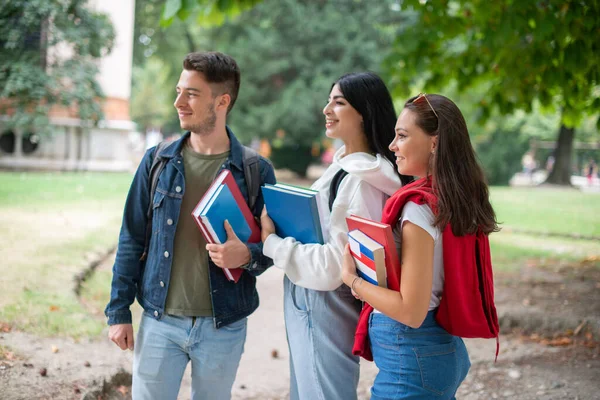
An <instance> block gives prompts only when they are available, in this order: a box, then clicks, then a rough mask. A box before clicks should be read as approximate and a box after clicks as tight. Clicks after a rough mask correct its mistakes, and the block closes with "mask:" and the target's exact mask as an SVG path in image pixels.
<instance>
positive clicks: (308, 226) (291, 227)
mask: <svg viewBox="0 0 600 400" xmlns="http://www.w3.org/2000/svg"><path fill="white" fill-rule="evenodd" d="M262 193H263V198H264V200H265V205H266V207H267V213H268V214H269V217H270V218H271V219H272V220H273V223H274V224H275V232H276V233H277V235H278V236H280V237H290V236H291V237H293V238H295V239H296V240H297V241H299V242H300V243H304V244H306V243H321V244H323V243H324V236H323V232H324V231H325V223H324V221H323V217H324V216H325V214H324V211H323V210H320V209H319V207H320V206H319V204H321V201H319V192H318V191H316V190H311V189H305V188H302V187H297V186H292V185H285V184H282V183H278V184H276V185H270V184H266V185H265V186H263V187H262Z"/></svg>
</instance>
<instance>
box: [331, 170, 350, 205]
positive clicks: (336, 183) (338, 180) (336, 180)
mask: <svg viewBox="0 0 600 400" xmlns="http://www.w3.org/2000/svg"><path fill="white" fill-rule="evenodd" d="M346 175H348V172H346V170H345V169H344V168H341V169H340V170H339V171H338V172H336V173H335V175H334V176H333V179H332V180H331V183H330V184H329V211H331V210H333V202H334V201H335V198H336V197H337V194H338V189H339V188H340V185H341V184H342V181H343V180H344V178H345V177H346Z"/></svg>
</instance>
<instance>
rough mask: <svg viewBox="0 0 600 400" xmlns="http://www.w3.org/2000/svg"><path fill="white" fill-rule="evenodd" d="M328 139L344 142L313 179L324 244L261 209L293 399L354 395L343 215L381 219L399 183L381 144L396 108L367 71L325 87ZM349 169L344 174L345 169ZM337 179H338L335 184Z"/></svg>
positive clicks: (356, 306) (352, 308) (353, 303)
mask: <svg viewBox="0 0 600 400" xmlns="http://www.w3.org/2000/svg"><path fill="white" fill-rule="evenodd" d="M323 114H324V115H325V129H326V135H327V137H329V138H331V139H341V140H342V141H343V143H344V146H342V147H341V148H340V149H339V150H338V151H337V152H336V153H335V154H334V156H333V161H332V164H331V165H330V166H329V167H328V168H327V170H326V171H325V172H324V173H323V176H321V178H319V179H318V180H317V181H316V182H315V183H314V184H313V185H312V187H311V188H312V189H314V190H318V191H319V194H320V197H319V201H321V204H320V207H319V209H320V210H327V211H329V210H330V208H329V200H330V198H331V197H332V193H331V191H332V190H333V191H335V190H336V189H337V195H336V196H335V200H334V201H333V205H332V208H331V212H330V214H329V215H328V216H327V217H328V218H325V220H326V221H329V224H328V226H325V227H324V231H325V232H324V236H325V244H303V243H300V242H298V241H296V240H295V239H294V238H292V237H287V238H281V237H279V236H277V235H276V234H275V227H274V225H273V221H272V220H271V219H270V218H269V216H268V214H267V213H268V211H269V210H268V209H267V210H266V212H263V216H262V217H261V222H262V239H263V242H264V244H265V245H264V248H263V252H264V254H265V255H266V256H268V257H271V258H273V262H274V264H275V266H277V267H278V268H280V269H282V270H283V271H284V272H285V274H286V275H285V278H284V314H285V325H286V332H287V338H288V344H289V349H290V379H291V382H290V399H291V400H317V399H321V400H338V399H340V400H353V399H356V398H357V392H356V390H357V385H358V378H359V359H358V357H356V356H354V355H353V354H352V345H353V342H354V328H355V326H356V323H357V321H358V315H359V312H360V308H361V303H360V301H358V300H357V299H355V298H354V296H352V294H351V293H350V289H349V288H347V287H345V286H344V285H343V284H342V275H341V274H342V252H343V250H344V246H345V245H346V243H347V242H348V227H347V224H346V217H349V216H350V215H352V214H355V215H358V216H361V217H365V218H370V219H374V220H379V218H381V210H382V209H383V204H384V203H385V200H386V199H387V198H388V196H389V195H390V194H392V193H393V192H395V191H396V190H397V189H398V188H400V186H401V185H402V182H403V181H402V180H401V179H405V182H408V178H407V177H401V176H400V175H399V174H398V172H397V171H396V170H395V168H394V165H393V163H392V160H393V155H392V152H391V151H390V150H389V149H388V147H387V145H388V143H389V142H390V141H391V140H392V138H393V137H394V123H395V120H396V114H395V111H394V105H393V103H392V98H391V96H390V93H389V92H388V89H387V88H386V86H385V84H384V83H383V81H382V80H381V78H379V77H378V76H377V75H375V74H373V73H368V72H363V73H353V74H348V75H344V76H342V77H341V78H339V79H338V80H337V81H336V82H335V83H334V84H333V85H332V87H331V92H330V94H329V99H328V100H327V104H326V105H325V108H324V109H323ZM345 173H347V175H345ZM337 183H339V185H338V184H337Z"/></svg>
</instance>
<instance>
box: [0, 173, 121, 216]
mask: <svg viewBox="0 0 600 400" xmlns="http://www.w3.org/2000/svg"><path fill="white" fill-rule="evenodd" d="M132 178H133V177H132V175H131V174H130V173H93V172H81V173H73V172H64V173H60V172H55V173H44V172H40V173H36V172H22V173H15V172H0V209H3V208H7V207H18V208H26V207H33V208H36V209H37V208H41V207H59V208H63V207H65V206H67V205H70V204H85V203H88V202H89V203H92V204H94V203H98V202H103V201H109V202H111V203H113V202H115V201H118V202H123V201H124V200H125V196H126V195H127V190H128V189H129V185H130V184H131V180H132Z"/></svg>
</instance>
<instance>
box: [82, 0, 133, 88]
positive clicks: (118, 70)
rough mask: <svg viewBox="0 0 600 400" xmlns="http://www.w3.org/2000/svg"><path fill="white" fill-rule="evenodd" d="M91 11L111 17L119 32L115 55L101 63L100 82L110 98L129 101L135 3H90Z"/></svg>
mask: <svg viewBox="0 0 600 400" xmlns="http://www.w3.org/2000/svg"><path fill="white" fill-rule="evenodd" d="M89 5H90V7H93V8H94V9H95V10H97V11H101V12H104V13H106V14H108V15H110V18H111V21H112V23H113V25H114V27H115V30H116V34H117V35H116V39H115V45H114V47H113V50H112V52H111V53H110V54H109V55H108V56H106V57H103V58H102V60H101V61H100V76H99V77H98V81H99V82H100V85H101V86H102V89H103V90H104V94H105V95H106V96H107V97H117V98H122V99H129V98H130V96H131V69H132V66H131V64H132V60H133V24H134V17H135V1H134V0H91V1H90V2H89Z"/></svg>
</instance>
